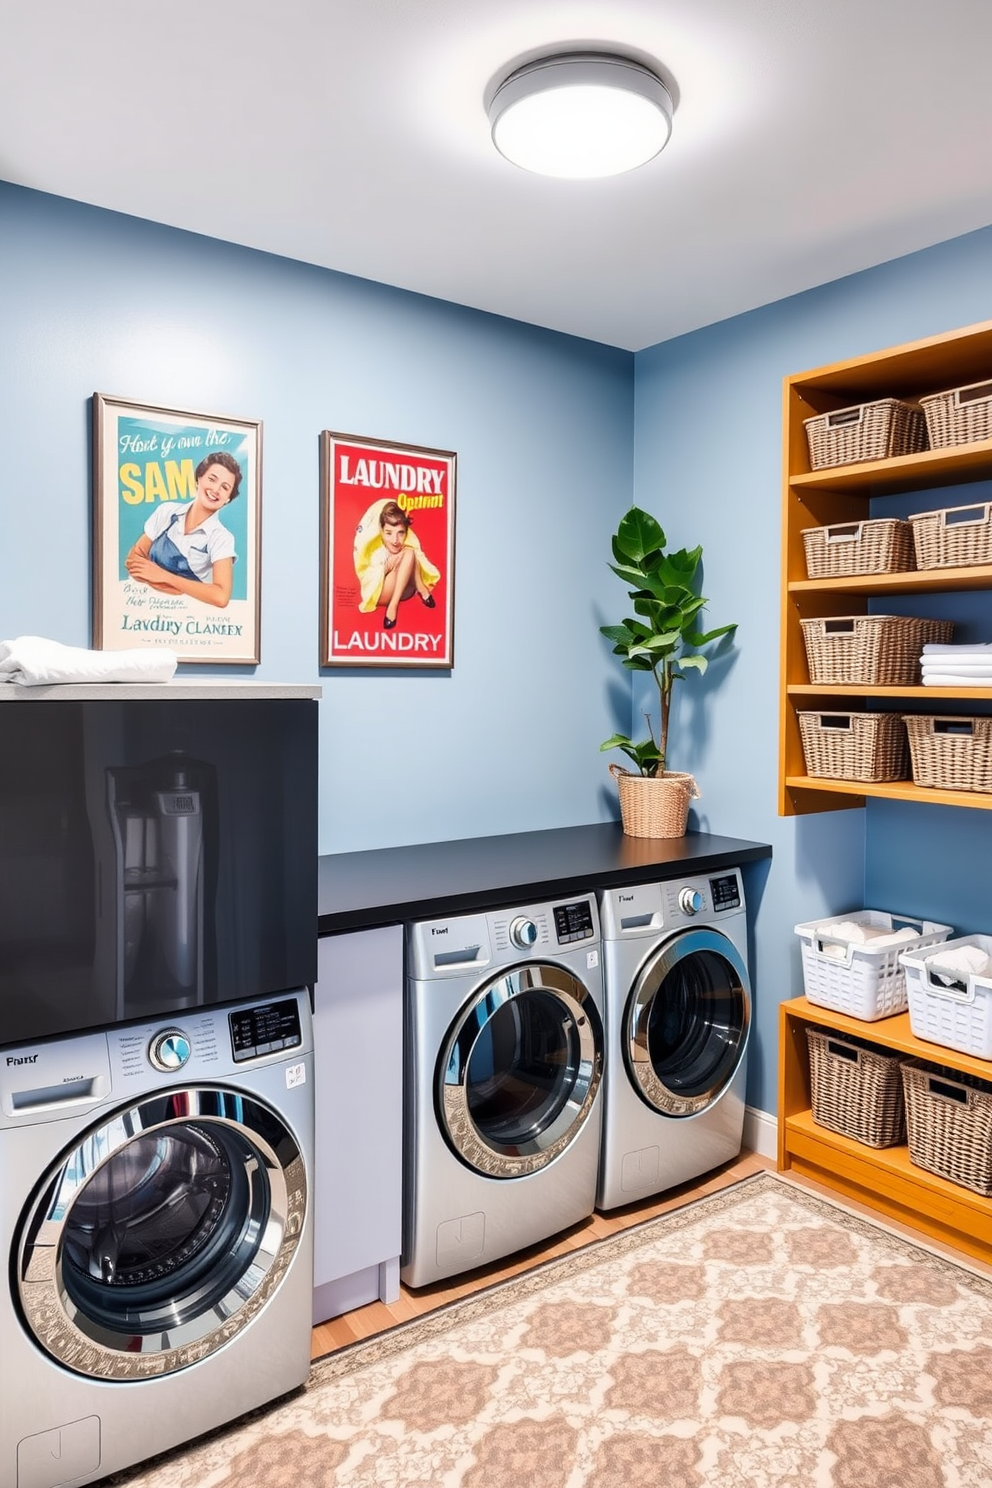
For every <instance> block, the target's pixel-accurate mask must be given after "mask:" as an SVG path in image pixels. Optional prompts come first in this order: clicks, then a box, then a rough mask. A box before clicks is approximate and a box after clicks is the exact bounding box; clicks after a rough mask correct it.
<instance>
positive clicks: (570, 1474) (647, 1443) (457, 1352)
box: [112, 1173, 992, 1488]
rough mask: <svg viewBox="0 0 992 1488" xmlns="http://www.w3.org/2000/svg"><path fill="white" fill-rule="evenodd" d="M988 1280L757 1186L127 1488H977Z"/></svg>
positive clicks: (362, 1347) (386, 1346)
mask: <svg viewBox="0 0 992 1488" xmlns="http://www.w3.org/2000/svg"><path fill="white" fill-rule="evenodd" d="M990 1416H992V1282H990V1281H987V1280H985V1279H984V1278H982V1277H979V1276H976V1275H975V1274H974V1273H972V1272H970V1271H968V1270H966V1269H965V1268H964V1267H960V1266H956V1265H954V1264H953V1263H952V1262H950V1261H946V1260H944V1259H942V1258H940V1257H938V1256H935V1255H933V1254H931V1253H930V1252H929V1251H927V1250H925V1249H923V1248H922V1247H919V1246H916V1245H914V1244H912V1243H911V1242H909V1241H907V1240H904V1239H902V1238H900V1237H898V1236H896V1235H894V1234H892V1233H890V1232H889V1231H887V1230H885V1229H883V1228H881V1227H880V1226H878V1225H875V1224H873V1223H871V1222H870V1221H868V1220H864V1219H861V1218H859V1217H856V1216H853V1215H850V1214H848V1213H846V1212H845V1211H844V1210H842V1209H841V1208H839V1207H838V1206H835V1205H834V1204H832V1203H830V1202H829V1201H827V1200H823V1199H820V1198H818V1197H816V1196H814V1195H811V1194H809V1193H807V1192H805V1191H804V1190H802V1189H799V1188H796V1187H793V1186H791V1185H790V1184H789V1183H788V1182H787V1181H784V1180H782V1179H780V1178H778V1177H776V1176H775V1175H774V1174H771V1173H768V1174H760V1175H758V1176H757V1177H755V1178H752V1179H749V1180H747V1181H745V1182H744V1183H742V1184H740V1185H738V1186H737V1187H736V1188H733V1189H730V1190H726V1191H724V1192H722V1193H719V1194H716V1195H714V1196H713V1197H711V1198H706V1199H702V1200H699V1201H698V1202H696V1203H693V1204H690V1205H689V1206H688V1207H687V1208H685V1209H680V1210H676V1211H674V1212H672V1213H670V1214H666V1215H663V1216H662V1217H661V1218H659V1219H655V1220H651V1221H649V1222H647V1223H646V1224H644V1225H642V1226H639V1227H638V1228H636V1229H633V1230H628V1231H626V1232H624V1233H622V1234H619V1235H616V1236H613V1237H611V1238H610V1239H608V1240H604V1241H601V1242H599V1243H598V1244H596V1245H593V1246H590V1247H588V1248H587V1249H586V1250H584V1251H580V1252H579V1253H577V1254H575V1255H573V1256H569V1257H567V1258H565V1259H563V1260H559V1261H554V1262H550V1263H548V1264H547V1265H545V1266H544V1267H542V1268H540V1269H539V1270H538V1271H536V1272H531V1273H529V1274H527V1275H526V1276H523V1277H520V1278H517V1279H514V1280H512V1281H509V1282H506V1283H504V1284H502V1285H501V1286H498V1287H495V1288H493V1289H492V1290H491V1291H489V1292H487V1293H485V1294H482V1295H480V1296H477V1297H474V1298H472V1299H470V1300H468V1301H465V1302H460V1303H456V1304H453V1305H452V1306H450V1307H448V1308H446V1309H445V1310H443V1311H442V1312H440V1313H436V1314H432V1315H431V1316H429V1317H426V1318H424V1319H421V1320H419V1321H417V1322H415V1323H410V1324H407V1325H406V1326H404V1327H402V1328H398V1329H396V1330H394V1331H393V1332H391V1333H388V1334H386V1335H383V1336H380V1337H378V1338H376V1339H374V1340H371V1341H370V1342H368V1343H365V1344H356V1345H354V1346H352V1347H351V1348H348V1349H346V1350H343V1351H341V1352H340V1353H336V1354H332V1355H329V1356H327V1357H326V1358H324V1359H321V1360H318V1361H317V1362H316V1363H315V1365H314V1368H313V1371H312V1374H311V1379H310V1382H309V1384H308V1385H307V1387H306V1389H305V1390H303V1391H301V1392H299V1393H298V1394H296V1395H294V1396H292V1397H289V1398H287V1399H286V1400H284V1401H283V1402H282V1403H280V1404H279V1405H277V1406H275V1407H273V1408H271V1409H269V1410H268V1411H264V1412H258V1413H256V1415H255V1416H254V1417H253V1418H251V1419H250V1420H249V1421H248V1422H247V1423H242V1424H240V1425H239V1426H236V1427H234V1428H231V1429H229V1430H227V1431H224V1432H220V1433H217V1434H215V1435H213V1436H211V1437H210V1438H206V1439H204V1440H203V1441H201V1442H200V1443H199V1444H197V1445H195V1446H194V1447H192V1448H190V1449H189V1450H187V1451H186V1452H185V1453H183V1454H182V1455H177V1456H172V1457H169V1458H163V1459H161V1460H160V1461H159V1462H158V1463H157V1464H155V1465H152V1466H147V1467H145V1468H144V1469H143V1470H138V1471H137V1472H132V1473H129V1474H127V1475H118V1476H117V1477H115V1478H114V1479H113V1480H112V1481H113V1482H114V1483H115V1484H118V1483H119V1484H124V1483H126V1484H127V1485H128V1488H351V1485H357V1488H372V1485H382V1488H411V1485H417V1484H423V1485H430V1488H703V1485H706V1488H744V1485H747V1488H751V1485H756V1488H768V1485H786V1484H788V1485H790V1488H989V1484H990V1483H992V1422H990V1420H989V1417H990Z"/></svg>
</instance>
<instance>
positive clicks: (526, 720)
mask: <svg viewBox="0 0 992 1488" xmlns="http://www.w3.org/2000/svg"><path fill="white" fill-rule="evenodd" d="M0 224H2V226H0V285H2V301H0V344H2V347H3V354H2V358H0V417H2V420H3V440H2V447H3V472H4V494H3V498H2V499H3V511H4V539H3V542H2V543H0V636H3V637H11V636H15V635H20V634H40V635H45V636H50V637H53V638H55V639H57V640H60V641H63V642H65V643H67V644H70V645H80V646H86V645H89V643H90V600H89V572H90V564H89V538H90V515H89V513H90V494H89V467H90V445H89V417H90V412H89V399H90V396H91V395H92V393H93V392H95V391H98V392H102V393H109V394H115V395H119V396H122V397H126V398H133V399H135V400H136V401H141V402H148V403H160V404H162V405H166V406H170V405H171V406H177V407H181V408H192V409H201V410H203V411H204V412H207V413H217V414H228V415H231V416H236V417H243V418H261V419H262V420H263V424H264V464H263V539H262V553H263V591H262V653H261V654H262V664H261V666H260V667H259V668H258V669H257V673H256V675H257V676H259V677H261V678H265V679H269V680H274V681H283V682H316V681H318V680H319V681H320V682H321V683H322V685H323V688H324V696H323V701H322V703H321V776H320V779H321V800H320V847H321V850H322V851H323V852H339V851H350V850H353V849H359V848H366V847H381V846H390V845H398V844H402V843H408V842H420V841H435V840H444V839H447V838H455V837H471V836H477V835H485V834H488V833H497V832H513V831H523V830H528V829H531V828H543V827H556V826H567V825H573V824H576V823H583V822H590V821H596V820H602V819H605V818H606V817H608V816H610V815H612V814H615V810H616V807H615V792H614V791H613V789H612V782H610V781H609V777H608V775H607V773H606V761H605V760H604V758H603V756H601V755H600V754H599V753H598V746H599V742H600V740H601V739H603V738H605V737H606V736H607V735H608V734H609V733H611V732H612V731H613V730H614V728H615V727H616V725H617V723H618V722H621V721H622V718H623V716H624V715H625V713H626V708H627V701H626V696H625V695H624V693H623V687H622V685H621V684H620V682H619V680H618V675H617V674H618V667H617V664H616V663H615V662H614V661H613V659H612V658H611V657H610V656H609V653H608V650H607V649H606V648H605V647H604V645H603V643H602V640H601V638H600V636H599V634H598V631H597V625H598V624H599V623H601V620H602V614H601V611H602V609H603V608H604V607H605V605H606V602H607V597H608V596H609V595H610V594H611V588H612V585H613V584H614V583H615V580H614V579H613V577H612V575H611V574H610V573H609V571H608V569H607V567H606V558H607V556H608V551H609V548H608V541H609V534H610V532H611V531H612V530H613V527H614V526H615V523H616V521H617V519H618V517H619V514H620V513H621V512H622V511H624V510H625V508H626V506H627V505H628V504H629V501H630V492H631V482H632V474H631V471H632V445H633V439H632V431H633V357H632V356H631V355H630V353H628V352H624V351H619V350H614V349H612V348H607V347H602V346H597V345H594V344H593V343H591V342H587V341H580V340H577V339H574V338H571V337H567V336H561V335H557V334H554V333H552V332H547V331H542V330H538V329H535V328H533V327H530V326H527V325H523V324H520V323H517V322H513V321H509V320H504V319H501V318H498V317H496V316H489V315H484V314H481V313H479V312H476V311H471V310H466V309H463V308H460V307H457V306H454V305H450V304H446V303H444V302H442V301H439V300H430V299H426V298H424V297H421V296H417V295H412V294H407V293H404V292H403V291H400V290H393V289H388V288H385V287H383V286H381V285H376V284H371V283H368V282H366V281H363V280H359V279H354V278H349V277H346V276H343V275H339V274H334V273H330V272H328V271H326V270H322V269H317V268H313V267H309V266H307V265H304V264H299V263H295V262H291V261H289V260H286V259H279V258H275V257H272V256H269V255H266V254H262V253H255V252H252V251H250V250H247V249H242V248H237V247H233V246H231V245H230V244H225V243H220V242H216V241H214V240H211V239H207V238H202V237H197V236H195V235H193V234H189V233H182V232H178V231H174V230H171V229H168V228H164V227H160V226H156V225H154V224H151V223H148V222H143V221H139V220H137V219H134V218H129V217H123V216H119V215H117V214H114V213H110V212H103V211H99V210H97V209H94V208H90V207H86V206H81V205H79V204H78V203H73V202H69V201H65V200H61V199H59V198H55V197H50V196H45V195H41V194H39V193H35V192H31V191H26V190H23V189H21V188H19V187H13V186H9V185H2V184H0ZM328 428H329V429H336V430H339V431H344V432H347V433H352V434H359V435H367V436H370V437H375V438H383V439H394V440H399V441H401V442H409V443H413V444H420V445H430V446H434V447H436V448H440V449H452V450H455V451H456V452H457V455H458V504H457V534H456V548H457V576H456V583H455V600H456V617H455V666H454V669H453V670H452V671H451V672H450V673H448V672H444V673H441V672H419V673H412V672H381V671H380V672H373V671H340V670H335V671H327V672H325V673H324V674H323V676H320V674H319V672H318V665H317V656H318V652H317V645H318V511H319V501H318V459H317V452H318V435H319V432H320V430H321V429H328ZM195 670H196V671H197V673H198V674H200V675H203V674H204V671H205V670H206V669H204V668H196V669H195ZM230 670H231V671H232V672H234V673H235V674H236V675H240V676H250V675H252V673H251V671H250V669H245V668H235V669H230ZM617 691H619V695H620V696H619V699H618V698H617V696H616V695H615V694H616V693H617ZM618 707H620V708H621V709H622V712H621V713H619V714H618V713H617V708H618Z"/></svg>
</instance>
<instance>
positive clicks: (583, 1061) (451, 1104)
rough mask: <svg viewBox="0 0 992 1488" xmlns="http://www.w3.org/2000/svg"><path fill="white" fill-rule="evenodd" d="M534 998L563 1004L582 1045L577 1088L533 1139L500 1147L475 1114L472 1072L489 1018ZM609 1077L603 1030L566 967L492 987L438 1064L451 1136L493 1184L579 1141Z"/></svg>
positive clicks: (522, 971)
mask: <svg viewBox="0 0 992 1488" xmlns="http://www.w3.org/2000/svg"><path fill="white" fill-rule="evenodd" d="M532 992H545V993H548V994H549V995H550V996H551V997H553V998H554V999H556V1000H557V1001H558V1002H560V1003H561V1005H562V1009H563V1011H564V1012H565V1013H566V1014H567V1015H568V1017H569V1018H570V1019H571V1022H572V1024H573V1026H574V1028H575V1031H576V1035H577V1038H578V1044H579V1059H578V1066H577V1069H576V1074H575V1079H574V1080H573V1083H572V1089H571V1091H570V1092H569V1095H568V1096H567V1098H566V1100H565V1101H564V1103H563V1105H562V1107H561V1110H560V1111H559V1112H558V1114H557V1116H556V1117H555V1119H554V1120H553V1121H552V1122H550V1123H549V1124H548V1126H547V1127H545V1128H543V1129H542V1130H541V1131H539V1132H538V1133H537V1134H536V1135H535V1137H534V1138H533V1140H531V1141H528V1142H524V1143H519V1144H514V1145H513V1146H512V1147H509V1146H507V1147H501V1146H499V1145H497V1144H494V1143H493V1142H490V1141H486V1140H485V1139H484V1138H483V1137H482V1135H481V1134H480V1132H479V1129H478V1127H477V1126H476V1124H475V1122H474V1120H473V1118H472V1113H471V1111H470V1109H469V1096H468V1083H467V1082H468V1068H469V1062H470V1060H471V1057H472V1052H473V1050H474V1048H475V1046H476V1044H477V1042H478V1040H479V1038H480V1036H481V1035H482V1032H483V1030H484V1029H485V1028H486V1026H487V1025H488V1023H489V1022H490V1020H491V1018H492V1017H493V1016H494V1014H495V1013H496V1012H498V1010H499V1009H500V1008H501V1007H504V1006H506V1005H507V1004H509V1003H512V1002H514V1001H515V1000H517V999H519V998H521V997H523V996H526V995H527V994H528V993H532ZM602 1075H603V1052H602V1030H601V1024H600V1019H599V1015H598V1012H597V1009H596V1005H595V1003H594V1002H593V999H592V997H591V995H590V993H589V990H588V988H587V987H585V986H584V985H583V984H582V982H580V981H579V979H578V977H576V976H573V975H572V973H571V972H569V971H566V970H565V968H564V967H562V966H556V965H554V964H552V963H549V962H528V963H527V964H525V965H523V966H517V967H512V968H511V969H510V970H509V971H507V972H504V973H503V975H502V976H500V977H498V978H496V979H495V980H494V981H492V982H488V983H487V984H486V985H485V986H484V987H483V988H481V989H480V990H479V991H478V992H477V993H476V994H475V995H474V996H473V997H472V999H471V1000H470V1001H469V1002H468V1003H466V1005H465V1006H464V1007H463V1008H462V1009H461V1011H460V1012H459V1015H458V1018H457V1019H456V1021H455V1024H454V1026H453V1028H452V1029H451V1031H450V1033H449V1034H448V1037H447V1039H446V1041H445V1044H444V1047H443V1049H442V1050H441V1056H440V1059H439V1061H438V1075H437V1087H438V1088H437V1095H438V1105H439V1115H440V1119H441V1122H442V1125H443V1129H444V1132H445V1135H446V1136H447V1138H448V1140H449V1141H450V1143H451V1145H452V1147H453V1148H454V1150H455V1152H456V1153H457V1155H458V1156H459V1157H460V1158H462V1160H463V1161H465V1162H467V1163H468V1164H469V1166H470V1167H473V1168H475V1170H476V1171H477V1172H479V1173H482V1174H484V1175H485V1176H486V1177H490V1178H519V1177H523V1176H524V1175H525V1174H527V1173H536V1172H538V1171H539V1170H540V1169H541V1168H546V1167H547V1166H548V1164H549V1163H552V1162H554V1160H555V1158H556V1157H558V1156H560V1154H561V1153H562V1152H564V1151H565V1149H566V1147H569V1146H570V1145H571V1143H572V1142H573V1141H574V1140H575V1138H576V1137H577V1136H578V1134H579V1132H580V1131H581V1129H582V1127H583V1126H584V1125H585V1123H586V1121H587V1120H588V1118H589V1115H590V1112H591V1111H592V1108H593V1103H594V1102H595V1099H596V1096H597V1094H598V1091H599V1086H600V1081H601V1080H602Z"/></svg>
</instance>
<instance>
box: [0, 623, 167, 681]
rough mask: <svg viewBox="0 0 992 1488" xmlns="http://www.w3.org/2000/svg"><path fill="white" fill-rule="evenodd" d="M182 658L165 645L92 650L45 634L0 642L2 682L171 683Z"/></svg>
mask: <svg viewBox="0 0 992 1488" xmlns="http://www.w3.org/2000/svg"><path fill="white" fill-rule="evenodd" d="M178 664H179V659H178V657H177V656H176V654H175V652H174V651H169V650H167V649H166V648H165V647H162V646H150V647H149V648H148V649H147V650H137V649H134V650H129V651H88V650H86V648H85V647H83V646H63V645H62V643H61V642H60V641H50V640H48V639H47V638H46V637H44V636H17V637H16V639H15V640H12V641H0V683H2V682H17V683H20V685H21V686H22V687H46V686H52V685H55V684H62V683H67V682H168V680H169V678H170V677H172V676H173V675H174V673H175V670H176V667H177V666H178Z"/></svg>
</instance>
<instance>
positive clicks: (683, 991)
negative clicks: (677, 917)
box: [623, 927, 751, 1116]
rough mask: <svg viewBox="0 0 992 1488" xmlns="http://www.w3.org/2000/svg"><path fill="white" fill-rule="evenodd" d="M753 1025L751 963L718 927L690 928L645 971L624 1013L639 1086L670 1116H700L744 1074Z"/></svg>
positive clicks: (629, 1060)
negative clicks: (739, 1072)
mask: <svg viewBox="0 0 992 1488" xmlns="http://www.w3.org/2000/svg"><path fill="white" fill-rule="evenodd" d="M750 1024H751V991H750V985H749V981H748V974H747V967H746V966H745V964H744V961H743V960H742V958H741V956H740V955H739V953H738V951H737V949H736V947H735V946H734V944H733V942H732V941H730V940H728V939H727V937H726V936H725V935H721V934H720V933H719V932H718V931H716V930H710V929H705V928H703V927H700V928H699V929H694V930H687V931H684V932H683V933H681V934H679V935H676V936H674V937H673V938H672V939H671V940H670V941H668V942H666V943H665V944H664V945H662V946H661V947H660V948H659V949H658V950H657V951H656V952H655V953H654V954H653V955H652V956H651V957H649V959H648V960H647V962H646V963H645V964H644V966H643V967H642V968H641V970H640V972H639V974H638V976H637V980H636V981H635V983H634V986H633V987H632V989H631V992H630V996H629V998H628V1000H627V1006H626V1010H625V1014H624V1029H623V1045H624V1053H625V1057H626V1064H627V1071H628V1074H629V1075H630V1079H631V1081H632V1083H633V1085H634V1089H635V1090H636V1091H637V1093H638V1094H639V1095H640V1096H641V1098H642V1099H643V1100H645V1101H646V1102H647V1104H648V1105H649V1106H651V1107H652V1108H653V1109H654V1110H655V1111H659V1112H660V1113H661V1114H662V1115H664V1116H695V1115H696V1114H697V1113H698V1112H699V1111H704V1110H706V1108H707V1107H708V1106H711V1105H713V1104H714V1103H715V1102H716V1101H718V1100H719V1099H720V1096H721V1095H722V1094H723V1092H724V1091H725V1090H726V1089H727V1086H728V1085H729V1084H730V1082H731V1080H732V1079H733V1078H734V1075H735V1074H736V1072H737V1069H738V1067H739V1065H740V1062H741V1060H742V1059H743V1057H744V1052H745V1049H746V1047H747V1037H748V1030H749V1028H750Z"/></svg>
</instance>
